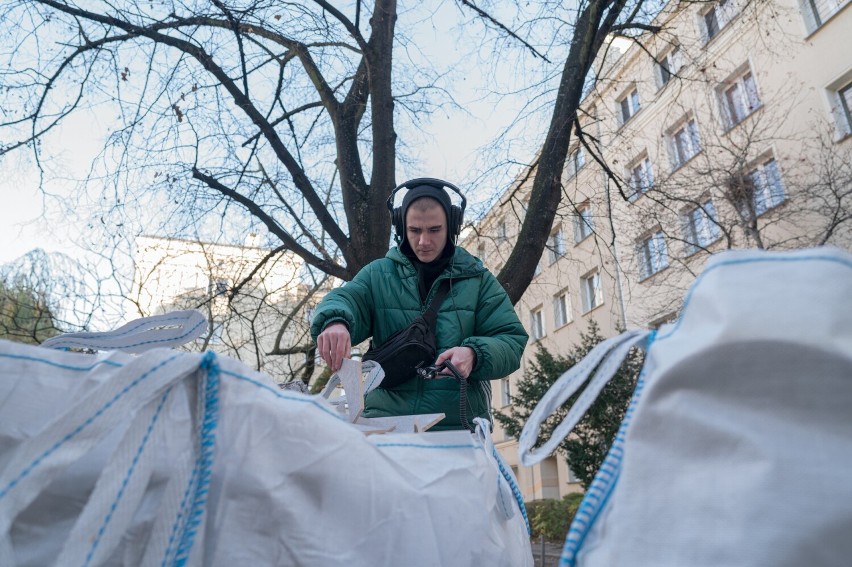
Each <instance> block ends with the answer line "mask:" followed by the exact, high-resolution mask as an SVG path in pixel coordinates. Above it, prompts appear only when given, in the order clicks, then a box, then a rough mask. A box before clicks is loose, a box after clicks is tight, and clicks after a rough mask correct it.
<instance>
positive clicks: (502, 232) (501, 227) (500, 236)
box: [497, 219, 508, 242]
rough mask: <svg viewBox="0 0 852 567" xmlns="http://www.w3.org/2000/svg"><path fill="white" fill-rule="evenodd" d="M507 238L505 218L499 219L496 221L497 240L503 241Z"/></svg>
mask: <svg viewBox="0 0 852 567" xmlns="http://www.w3.org/2000/svg"><path fill="white" fill-rule="evenodd" d="M506 240H508V231H507V230H506V219H500V221H499V222H498V223H497V242H505V241H506Z"/></svg>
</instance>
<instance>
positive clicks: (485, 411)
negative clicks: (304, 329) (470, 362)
mask: <svg viewBox="0 0 852 567" xmlns="http://www.w3.org/2000/svg"><path fill="white" fill-rule="evenodd" d="M447 277H449V278H451V283H452V285H451V288H450V292H449V293H448V294H447V297H446V298H444V301H443V303H442V305H441V308H440V310H439V312H438V323H437V328H436V340H437V345H438V352H439V353H441V352H443V351H445V350H447V349H449V348H452V347H455V346H467V347H470V348H472V349H473V350H474V352H475V353H476V366H475V367H474V369H473V372H472V373H471V375H470V382H469V387H468V404H467V411H466V413H467V418H468V420H469V421H470V422H471V423H472V422H473V418H474V417H485V418H489V417H490V406H491V385H490V383H489V382H488V380H494V379H497V378H502V377H504V376H506V375H508V374H510V373H512V372H514V371H515V370H517V368H518V366H519V365H520V360H521V353H522V352H523V350H524V346H525V345H526V343H527V338H528V337H527V333H526V331H524V328H523V326H522V325H521V322H520V321H519V320H518V316H517V315H516V314H515V310H514V309H513V308H512V304H511V303H510V302H509V298H508V296H507V295H506V293H505V291H504V290H503V287H502V286H501V285H500V284H499V283H498V282H497V280H496V279H495V278H494V276H493V275H491V273H490V272H489V271H488V270H486V269H485V267H484V266H483V265H482V262H480V261H479V260H478V259H477V258H474V257H473V256H471V255H470V254H469V253H468V252H467V251H466V250H464V249H463V248H461V247H456V250H455V254H454V255H453V259H452V260H451V261H450V264H449V265H448V267H447V268H446V269H445V270H444V272H443V273H442V274H441V275H440V276H438V278H437V279H436V280H435V283H434V284H433V285H432V288H431V289H430V290H429V295H428V297H427V299H426V304H425V305H424V304H422V303H421V302H420V294H419V292H418V290H417V282H418V276H417V270H416V269H415V268H414V265H413V264H412V263H411V261H410V260H409V259H408V258H406V257H405V255H403V254H402V252H400V251H399V248H397V247H394V248H392V249H391V250H390V251H389V252H388V253H387V255H386V256H385V257H384V258H382V259H380V260H376V261H374V262H371V263H370V264H368V265H367V266H365V267H364V268H363V269H362V270H361V271H360V272H358V274H357V275H356V276H355V278H354V279H353V280H352V281H350V282H348V283H347V284H345V285H344V286H342V287H339V288H337V289H334V290H332V291H331V292H329V294H328V295H327V296H326V297H325V298H324V299H323V300H322V302H321V303H320V304H319V306H318V307H317V311H316V315H315V316H314V319H313V322H312V324H311V335H312V336H313V338H314V341H316V338H317V335H319V334H320V333H321V332H322V330H323V329H325V328H326V326H328V325H329V324H330V323H333V322H336V321H342V322H344V323H346V325H347V326H348V327H349V332H350V334H351V336H352V343H353V344H358V343H360V342H362V341H364V340H366V339H367V338H369V337H372V338H373V341H374V343H375V344H376V345H381V344H382V343H383V342H384V341H386V340H387V339H388V337H390V336H391V335H392V334H394V333H395V332H397V331H399V330H400V329H402V328H404V327H405V326H407V325H408V324H410V323H411V321H413V320H414V319H415V317H417V315H420V314H421V313H423V312H424V311H425V310H426V306H428V304H429V302H430V301H431V299H432V296H433V295H434V294H435V291H436V290H437V288H438V285H439V283H440V282H441V281H443V280H445V279H447ZM423 413H445V414H447V417H446V418H445V419H444V420H442V421H441V422H439V423H438V424H437V425H436V426H435V427H434V428H433V429H435V430H439V429H459V428H461V427H462V425H461V420H460V416H459V383H458V381H457V380H455V379H454V378H441V379H434V380H424V379H422V378H420V377H419V376H417V375H416V374H413V375H412V378H411V379H410V380H408V381H405V382H404V383H402V384H400V385H399V386H397V387H395V388H393V389H390V388H388V389H385V388H377V389H375V390H373V391H372V392H370V393H369V394H368V395H367V398H366V400H365V410H364V414H363V415H364V416H365V417H384V416H391V415H410V414H423Z"/></svg>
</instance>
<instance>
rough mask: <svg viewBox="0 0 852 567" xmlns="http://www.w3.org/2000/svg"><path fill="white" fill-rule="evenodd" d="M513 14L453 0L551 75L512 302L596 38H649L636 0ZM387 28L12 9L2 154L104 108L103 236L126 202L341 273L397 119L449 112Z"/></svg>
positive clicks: (367, 10) (392, 5) (136, 6)
mask: <svg viewBox="0 0 852 567" xmlns="http://www.w3.org/2000/svg"><path fill="white" fill-rule="evenodd" d="M649 6H652V4H649ZM512 7H513V8H514V9H515V10H516V11H515V12H513V13H514V14H516V15H514V16H512V17H511V18H510V19H509V23H503V21H504V20H503V17H502V12H500V13H489V12H488V11H486V10H485V9H483V8H481V7H477V6H476V5H475V4H474V3H472V2H468V1H460V2H459V9H460V11H461V13H462V14H467V15H470V17H472V18H473V19H474V20H478V22H482V23H484V24H485V25H486V26H487V27H488V29H489V30H491V31H490V32H489V33H492V34H496V36H497V37H498V38H501V40H505V41H507V42H510V43H511V45H513V46H515V47H516V48H517V49H520V50H522V52H523V53H525V54H527V56H529V57H533V58H538V59H540V60H541V61H543V62H544V63H543V64H544V65H545V68H544V78H540V79H537V80H536V81H540V82H541V83H542V84H544V83H547V82H548V81H549V80H550V79H553V80H554V81H555V82H556V86H555V88H553V89H552V90H545V93H544V98H545V99H546V102H545V103H543V104H545V105H547V106H549V108H551V111H550V112H549V114H550V119H549V128H548V130H547V133H546V135H545V137H544V140H543V142H542V143H541V148H540V151H539V152H538V157H537V163H538V175H537V176H536V181H535V186H534V188H533V191H532V198H531V200H530V202H529V207H528V211H527V215H526V218H525V221H524V225H523V228H522V230H521V234H520V238H519V239H518V244H517V246H516V248H515V250H514V253H513V254H512V256H511V257H510V258H509V260H508V261H507V263H506V265H505V268H504V269H503V270H502V271H501V273H500V275H499V279H500V281H501V283H503V285H504V287H505V288H506V289H507V291H508V292H509V295H510V297H511V299H512V301H517V300H518V299H519V298H520V296H521V295H522V293H523V291H524V290H525V289H526V287H527V285H528V284H529V282H530V279H531V278H532V274H533V271H534V268H535V259H536V258H538V257H539V256H540V255H541V252H542V251H543V249H544V246H545V241H546V239H547V237H548V231H549V227H550V226H551V224H552V222H553V219H554V215H555V213H556V210H557V206H558V204H559V202H560V198H561V182H560V180H561V174H562V170H563V168H564V163H565V158H566V155H567V151H568V146H569V141H570V139H571V133H572V125H573V124H574V123H575V122H576V120H577V109H578V106H579V102H580V99H581V96H582V93H583V87H584V84H585V82H586V79H587V77H588V76H589V72H590V70H591V69H592V65H593V62H594V61H595V59H596V56H597V54H598V51H599V50H600V49H601V47H602V46H603V45H604V39H605V37H606V36H607V34H609V33H611V32H617V33H624V34H629V33H631V30H638V31H650V32H651V33H655V32H656V31H657V30H656V29H655V28H653V27H651V26H649V25H647V22H648V21H649V17H648V14H647V13H646V11H647V10H646V6H645V2H644V1H643V0H632V1H628V0H615V1H598V0H593V1H591V2H581V3H580V4H579V5H578V6H577V7H571V8H566V7H564V6H562V4H561V3H556V2H545V3H541V5H540V6H538V7H537V9H538V11H537V13H535V14H533V15H531V16H530V17H529V18H527V17H526V15H525V12H524V11H523V10H522V9H521V8H522V7H523V5H521V4H518V5H512ZM398 17H399V14H398V7H397V3H396V2H395V1H394V0H375V1H374V2H373V3H371V4H366V3H362V2H361V1H360V0H356V1H355V2H353V3H350V4H348V5H347V6H346V8H345V9H343V8H338V7H337V6H336V5H332V4H331V3H329V2H326V1H325V0H313V1H312V2H305V3H280V2H269V1H266V0H254V1H251V2H243V3H237V2H229V3H225V2H222V1H218V0H215V1H213V2H211V3H206V2H205V3H200V2H198V3H196V2H158V3H136V2H120V3H119V4H115V3H108V2H90V3H86V4H80V3H71V2H66V1H63V0H17V1H16V2H12V3H9V4H6V5H5V6H4V8H3V9H2V13H0V21H2V22H3V23H2V24H0V31H2V32H3V37H4V39H3V45H4V47H3V49H2V51H3V58H4V59H5V63H7V67H6V68H7V69H12V70H13V71H11V72H7V73H6V75H5V83H6V86H7V88H6V89H5V90H4V92H3V94H2V96H3V97H4V99H3V100H2V101H1V102H2V107H3V109H4V111H3V119H2V123H0V129H2V130H0V131H2V132H4V134H3V139H4V140H6V141H4V142H3V144H2V147H0V153H7V152H10V151H13V150H16V149H20V148H29V149H31V150H32V151H33V152H34V155H35V159H36V160H37V161H39V160H40V156H41V154H40V140H42V139H43V138H44V137H45V136H48V135H49V134H50V133H51V131H52V130H54V129H55V128H56V127H57V126H58V125H59V124H61V123H62V121H63V120H64V119H65V118H67V117H68V116H69V115H70V114H72V113H74V112H80V111H85V110H87V109H96V110H97V112H99V113H104V112H108V113H111V114H112V115H113V116H116V117H117V120H113V119H112V118H110V119H109V120H107V121H106V123H107V124H111V125H112V126H110V127H109V128H110V131H109V137H108V140H107V147H106V149H105V151H104V154H103V157H104V158H105V159H104V164H106V165H101V166H97V167H93V169H92V171H91V173H90V176H89V177H90V180H96V181H98V182H100V183H102V184H104V185H106V186H107V189H108V191H107V192H108V193H109V197H110V198H109V199H108V201H109V202H111V203H113V204H114V205H115V208H114V211H113V212H114V215H113V216H111V217H110V218H109V222H108V224H110V225H111V228H114V229H115V230H117V231H118V230H120V227H121V226H125V223H124V222H123V218H126V217H124V216H123V215H128V216H130V215H132V214H133V212H132V209H130V208H129V206H130V205H129V202H130V201H132V200H134V199H135V200H136V201H138V202H139V204H140V206H141V207H144V208H145V209H146V210H147V211H148V214H151V211H152V210H157V211H160V212H161V215H160V220H161V222H162V223H163V226H168V227H169V231H170V233H171V234H173V235H177V236H181V235H184V234H186V233H187V232H191V230H190V229H192V228H193V227H197V226H205V225H210V224H212V225H214V226H215V225H216V224H217V222H218V225H219V226H220V227H222V228H223V229H226V230H230V231H231V232H235V231H239V230H241V229H242V230H244V229H245V226H246V225H262V226H263V227H264V228H265V230H266V232H267V233H268V235H269V242H270V243H273V242H274V243H276V244H280V245H281V246H283V247H284V248H286V249H287V250H290V251H293V252H294V253H296V254H297V255H299V256H300V257H301V258H302V259H303V260H304V262H305V263H306V264H307V265H309V266H312V267H314V268H316V269H318V270H320V271H322V272H324V273H326V274H329V275H331V276H334V277H337V278H341V279H344V280H348V279H350V278H351V277H352V276H353V275H354V274H355V273H356V272H357V271H358V270H359V269H360V268H361V267H363V266H364V265H365V264H366V263H367V262H369V261H371V260H373V259H375V258H378V257H380V256H382V255H383V254H384V253H385V252H386V248H387V243H388V240H389V231H390V221H389V216H388V215H387V212H386V211H385V201H386V199H387V197H388V196H389V194H390V192H391V190H392V189H393V187H394V185H395V183H396V179H395V174H396V167H397V160H398V158H399V152H398V148H397V146H398V140H397V131H396V125H397V124H398V122H399V121H400V120H401V119H407V120H417V119H418V116H419V115H420V114H421V113H424V112H428V111H429V109H430V108H432V106H430V105H437V104H440V100H442V99H443V101H444V102H445V103H447V104H451V103H452V98H451V97H447V96H444V95H442V94H441V93H442V92H444V91H442V90H441V88H438V87H439V86H440V85H439V84H438V83H439V80H438V77H437V75H438V73H437V72H436V71H434V70H432V69H429V68H425V69H424V68H422V67H417V68H415V67H416V65H415V63H414V62H412V61H411V60H410V59H409V60H406V59H405V58H401V57H399V56H400V54H402V53H404V51H403V50H401V49H400V46H401V45H405V46H407V47H412V48H413V47H414V44H413V42H412V41H411V40H410V39H408V38H407V37H405V36H404V35H402V34H401V33H400V32H398V30H397V21H398ZM547 21H556V22H558V24H557V25H555V26H553V27H552V28H550V29H552V30H553V32H554V33H555V34H558V35H554V36H553V37H551V38H549V39H547V38H545V39H544V40H543V45H544V46H547V47H549V49H550V51H552V55H550V54H546V53H543V51H547V49H544V48H541V47H538V46H534V45H532V43H531V41H528V40H526V39H524V37H525V36H526V35H528V34H530V32H531V30H535V29H538V28H540V24H541V23H542V22H547ZM467 25H481V24H480V23H476V24H474V23H468V24H467ZM366 29H369V33H367V32H365V30H366ZM406 31H407V30H406ZM495 56H499V53H496V54H495ZM551 58H552V59H553V61H556V63H551ZM492 64H493V63H492ZM400 77H402V78H404V82H403V81H402V80H400ZM402 85H404V86H402ZM436 97H438V99H437V100H439V102H436ZM39 163H41V162H40V161H39ZM154 189H161V190H163V191H162V192H156V191H153V190H154ZM155 195H156V196H155ZM159 195H166V196H167V198H166V197H163V198H161V197H159ZM245 213H248V218H246V216H245ZM217 219H218V221H217ZM182 231H183V232H182Z"/></svg>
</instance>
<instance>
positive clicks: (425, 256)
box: [417, 252, 438, 264]
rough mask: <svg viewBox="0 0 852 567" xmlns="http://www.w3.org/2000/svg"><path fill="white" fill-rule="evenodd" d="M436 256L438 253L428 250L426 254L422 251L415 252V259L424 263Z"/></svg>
mask: <svg viewBox="0 0 852 567" xmlns="http://www.w3.org/2000/svg"><path fill="white" fill-rule="evenodd" d="M437 257H438V255H437V254H435V253H434V252H429V253H428V254H424V253H423V252H420V253H417V259H418V260H420V261H421V262H423V263H424V264H428V263H429V262H431V261H432V260H434V259H435V258H437Z"/></svg>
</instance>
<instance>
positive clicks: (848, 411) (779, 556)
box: [519, 248, 852, 567]
mask: <svg viewBox="0 0 852 567" xmlns="http://www.w3.org/2000/svg"><path fill="white" fill-rule="evenodd" d="M633 345H637V346H643V347H644V348H647V356H646V358H645V363H644V366H643V368H642V373H641V374H640V376H639V380H638V383H637V386H636V390H635V392H634V395H633V399H632V401H631V403H630V406H629V408H628V409H627V412H626V415H625V418H624V422H623V423H622V425H621V429H620V431H619V433H618V435H617V436H616V439H615V442H614V443H613V446H612V448H611V449H610V451H609V453H608V455H607V457H606V459H605V461H604V463H603V464H602V465H601V467H600V470H599V471H598V474H597V476H596V477H595V479H594V481H593V482H592V484H591V486H590V487H589V489H588V490H587V491H586V495H585V497H584V499H583V501H582V503H581V504H580V508H579V510H578V511H577V514H576V515H575V517H574V521H573V523H572V524H571V528H570V531H569V532H568V534H567V537H566V540H565V547H564V549H563V553H562V559H561V564H562V565H566V566H570V565H579V566H584V567H590V566H591V567H619V566H622V565H628V566H640V567H641V566H653V567H683V566H689V567H717V566H720V565H724V566H725V567H763V566H765V565H772V566H773V567H800V566H803V565H807V566H808V567H815V566H824V567H835V566H838V565H850V561H851V560H850V558H851V557H852V537H850V534H852V482H850V478H852V256H850V255H849V254H848V253H846V252H843V251H841V250H839V249H836V248H817V249H812V250H800V251H796V252H784V253H768V252H759V251H732V252H725V253H722V254H718V255H716V256H714V257H713V258H712V259H711V260H710V261H709V262H708V264H707V266H706V267H705V269H704V271H703V272H702V273H701V275H700V276H699V277H698V279H697V280H696V281H695V283H694V284H693V286H692V288H691V289H690V290H689V292H688V293H687V295H686V298H685V300H684V306H683V310H682V312H681V314H680V318H679V319H678V320H677V322H676V323H673V324H670V325H664V326H663V327H661V328H660V329H659V331H657V332H653V331H651V332H649V331H629V332H627V333H624V334H622V335H620V336H618V337H613V338H612V339H609V340H607V341H604V342H603V343H601V344H600V345H598V346H597V347H596V348H595V349H593V350H592V352H590V353H589V355H588V356H587V357H586V358H585V359H583V360H582V361H581V362H580V363H578V364H577V365H575V366H574V367H573V368H572V369H571V370H569V371H568V372H566V373H565V374H564V375H563V376H562V377H560V378H559V380H557V381H556V383H554V385H553V387H552V388H551V389H550V390H549V391H548V392H547V394H545V395H544V397H543V398H542V400H541V401H540V402H539V404H538V406H537V407H536V409H535V410H534V411H533V412H532V415H531V416H530V419H529V421H528V422H527V424H526V425H525V427H524V431H523V432H522V434H521V437H520V441H519V454H520V458H521V462H522V463H523V464H525V465H527V466H529V465H532V464H534V463H536V462H538V461H540V460H541V459H542V458H543V457H546V456H547V454H549V452H550V451H551V450H552V449H553V447H554V446H555V444H558V443H559V442H560V441H561V439H562V438H564V436H565V435H568V434H569V433H570V431H571V428H572V427H573V426H574V425H575V424H576V423H577V421H578V420H579V419H580V418H581V417H582V415H583V414H584V413H585V412H586V410H587V409H588V407H589V405H591V403H592V402H593V401H594V399H595V397H596V396H597V394H598V392H600V390H601V388H603V386H604V385H605V384H606V383H607V381H608V380H609V379H610V378H611V376H612V375H613V373H614V372H615V370H616V369H617V368H618V366H619V365H620V363H621V361H622V360H623V359H624V357H625V356H626V355H627V352H628V350H629V348H630V347H631V346H633ZM649 345H650V346H649ZM587 379H590V381H589V384H588V386H587V388H586V390H585V391H584V392H583V394H581V395H580V397H579V398H578V400H577V402H576V403H575V405H574V406H572V408H571V409H570V410H569V412H568V415H567V416H566V418H565V421H564V422H563V423H562V424H561V425H559V426H558V427H557V433H558V434H554V436H553V437H552V438H551V439H550V440H549V441H548V443H546V444H544V445H543V446H542V447H541V448H539V449H535V450H533V447H534V445H535V440H536V437H537V436H538V431H539V427H540V425H541V423H542V422H543V420H544V419H546V418H547V416H548V415H550V413H551V412H552V411H553V409H554V408H556V407H558V406H559V405H560V404H562V403H564V402H565V400H567V399H568V397H569V396H571V394H572V393H573V392H575V391H576V390H577V388H578V387H579V386H580V385H581V384H582V383H584V382H585V381H586V380H587Z"/></svg>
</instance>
